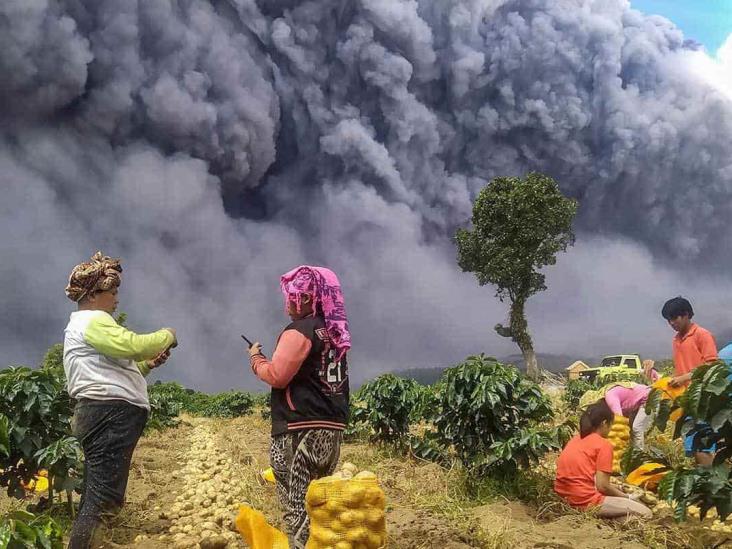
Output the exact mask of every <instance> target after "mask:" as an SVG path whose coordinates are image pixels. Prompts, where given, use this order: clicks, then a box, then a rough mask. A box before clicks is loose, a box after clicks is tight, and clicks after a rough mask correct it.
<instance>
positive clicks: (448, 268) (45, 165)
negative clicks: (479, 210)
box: [0, 0, 732, 389]
mask: <svg viewBox="0 0 732 549" xmlns="http://www.w3.org/2000/svg"><path fill="white" fill-rule="evenodd" d="M699 56H706V54H705V53H704V52H702V51H700V50H699V48H698V47H697V46H693V45H690V44H688V43H686V42H685V41H684V37H683V36H682V34H681V32H680V31H679V30H678V29H676V28H675V27H673V25H671V24H670V23H669V22H668V21H666V20H665V19H662V18H659V17H646V16H643V15H641V14H640V13H639V12H636V11H634V10H631V9H630V8H629V5H628V2H626V1H624V0H602V1H600V0H574V1H572V2H547V1H538V0H449V1H447V0H446V1H443V2H433V1H430V2H427V1H423V2H417V1H409V0H403V1H396V0H359V1H335V0H331V1H327V0H320V1H311V2H292V1H267V2H263V1H260V2H255V1H254V0H230V1H228V2H226V1H223V0H222V1H212V2H209V1H204V0H179V1H170V0H169V1H163V0H161V1H156V2H141V1H132V0H131V1H126V2H120V1H118V0H99V1H93V2H92V1H82V0H55V1H54V0H45V1H44V0H33V1H28V0H5V1H4V2H3V3H2V4H0V73H1V74H3V79H2V81H1V82H0V184H1V185H2V200H1V201H0V212H1V213H2V217H1V218H0V219H1V221H0V235H2V236H0V254H1V256H0V257H2V263H1V266H0V287H1V288H3V289H4V291H3V292H2V293H0V310H2V311H3V312H4V315H3V316H4V318H5V320H4V322H3V324H2V330H0V348H1V349H2V353H0V358H2V361H3V362H10V361H13V362H32V361H36V360H37V359H38V358H39V355H40V353H41V352H42V350H43V349H44V348H45V346H47V345H48V344H50V343H52V342H54V341H58V340H59V339H60V337H61V331H62V329H63V326H64V324H65V319H66V316H67V314H68V312H69V310H70V309H71V307H70V305H71V303H70V302H68V301H66V299H65V297H64V296H63V287H64V284H65V278H66V277H67V275H68V272H69V270H70V268H71V267H72V266H73V265H74V264H75V263H77V262H78V261H80V260H83V259H85V258H87V257H89V256H90V255H91V254H92V253H93V252H94V251H95V250H96V249H102V250H104V251H105V253H108V254H113V255H119V256H121V257H123V258H124V261H125V263H124V265H125V267H126V270H125V278H124V285H123V289H122V308H123V309H124V310H126V311H127V312H128V313H129V314H130V324H131V325H132V326H133V327H135V328H137V329H141V330H142V329H152V328H155V327H158V326H160V325H173V326H176V327H177V328H179V332H180V334H181V342H182V344H181V347H180V349H179V350H178V353H177V355H176V358H175V362H174V363H173V364H171V365H170V367H169V369H168V370H167V371H166V372H165V374H164V375H165V376H166V377H168V378H171V377H175V378H178V379H180V380H182V381H183V382H184V383H187V384H190V385H193V386H196V387H200V388H204V389H221V388H226V387H231V386H244V387H255V386H258V385H257V384H256V383H255V382H253V381H252V380H251V378H250V377H249V374H248V373H247V368H246V367H245V366H244V362H245V361H244V360H243V350H242V347H241V345H240V343H239V341H238V333H239V332H240V331H245V332H246V333H247V334H248V335H250V336H251V337H256V338H260V339H262V340H263V342H264V343H265V345H266V346H267V347H268V348H269V349H270V350H271V348H272V346H273V345H274V337H275V336H276V333H277V330H278V328H279V327H280V326H281V325H282V324H283V323H284V321H285V319H284V315H283V312H282V303H281V300H280V296H279V294H278V290H277V277H278V276H279V274H281V273H282V272H284V271H286V270H288V269H289V268H291V267H292V266H294V265H296V264H298V263H303V262H309V263H324V264H328V265H329V266H331V267H332V268H334V269H335V270H336V271H337V272H338V273H339V275H340V276H341V278H342V281H343V284H344V288H345V291H346V296H347V307H348V309H349V313H350V316H351V324H352V329H353V332H354V340H355V342H356V346H355V348H354V350H353V353H352V364H353V367H354V371H355V375H356V377H357V378H363V377H367V376H369V375H372V374H373V373H375V372H378V371H383V370H386V369H391V368H394V367H413V366H420V365H439V364H445V363H450V362H455V361H457V360H459V359H460V358H462V357H463V356H464V355H466V354H467V353H471V352H479V351H482V350H486V351H489V352H491V353H493V354H497V355H501V354H506V353H509V352H513V348H512V346H511V345H509V344H508V343H507V342H506V341H503V340H499V339H498V338H497V337H496V336H494V335H492V334H491V331H490V326H492V325H493V324H494V323H495V322H496V321H500V320H502V319H503V318H504V317H505V306H504V305H502V304H500V303H498V302H496V301H495V300H493V299H492V298H491V290H490V289H487V288H478V287H477V286H476V284H475V282H474V279H473V278H472V276H470V275H467V274H463V273H460V272H459V269H457V267H456V266H455V251H454V247H453V246H452V244H451V243H450V241H449V237H450V235H451V234H452V232H453V231H454V229H455V228H456V227H457V226H459V225H464V224H465V223H466V221H467V220H468V219H469V216H470V211H471V200H472V198H473V197H474V196H475V194H476V192H477V191H478V190H479V189H480V188H481V187H482V186H483V185H484V184H485V183H486V181H487V180H488V179H490V178H491V177H493V176H496V175H521V174H523V173H525V172H526V171H528V170H540V171H545V172H547V173H549V174H551V175H552V176H554V177H555V178H557V179H558V180H559V181H560V183H561V185H562V187H563V189H564V190H565V191H566V192H567V193H568V194H570V195H572V196H575V197H577V198H578V199H580V201H581V212H580V216H579V219H578V224H577V226H578V231H579V232H580V238H579V243H578V246H577V248H576V249H574V250H572V251H571V252H570V253H569V254H567V255H566V256H565V257H563V258H561V260H560V262H559V264H558V265H557V266H556V267H554V268H553V269H550V271H549V273H548V274H549V282H550V291H549V292H547V293H546V294H544V295H541V296H539V297H537V298H536V299H535V300H534V302H533V303H532V304H531V306H530V309H529V312H530V315H531V319H530V322H531V325H532V327H533V330H534V332H535V335H536V340H537V344H538V346H539V349H540V350H544V351H550V352H562V353H565V352H571V353H575V354H578V355H579V354H584V355H586V354H592V355H595V354H601V353H603V352H617V349H618V348H619V347H620V346H623V348H626V347H629V346H632V347H633V349H634V350H638V351H641V352H644V353H657V354H658V353H661V354H663V353H667V351H668V349H667V347H668V338H669V334H668V330H667V328H666V327H665V326H664V325H663V322H661V321H660V320H659V316H658V308H659V307H660V304H661V303H662V301H663V300H664V299H665V298H666V297H668V296H669V295H676V294H678V293H687V294H689V295H690V297H693V298H694V299H695V300H696V303H698V305H697V308H699V310H700V315H699V318H700V321H705V320H706V321H708V323H711V324H712V325H714V326H719V327H720V328H722V327H725V326H726V324H725V314H724V310H725V309H724V307H723V305H724V303H722V302H721V300H720V299H719V298H718V296H719V294H720V293H721V292H723V290H725V289H727V288H728V287H729V286H730V283H729V278H728V277H727V276H725V274H724V270H725V268H726V267H727V266H729V260H728V259H727V258H728V257H730V252H732V250H730V242H732V239H730V238H729V236H730V234H729V230H728V229H727V219H728V217H729V213H730V209H731V201H730V196H732V194H731V193H730V186H731V185H732V163H730V162H732V161H730V158H732V154H731V153H732V144H731V143H730V141H729V139H728V136H729V135H730V133H731V132H730V130H732V104H731V103H730V99H729V96H727V95H725V94H724V93H722V91H720V90H719V89H718V88H715V87H713V86H712V85H711V84H710V83H709V82H708V81H707V80H705V79H703V78H702V77H701V76H700V75H699V74H698V71H695V70H694V68H693V66H692V65H693V63H694V62H695V60H699V59H700V57H699ZM699 267H703V268H704V269H705V270H706V271H708V273H711V274H706V275H701V274H699V272H698V270H699ZM701 311H705V312H704V313H701Z"/></svg>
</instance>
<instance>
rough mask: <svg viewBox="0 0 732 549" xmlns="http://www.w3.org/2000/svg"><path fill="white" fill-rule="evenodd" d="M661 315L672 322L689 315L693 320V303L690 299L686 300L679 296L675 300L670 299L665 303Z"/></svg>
mask: <svg viewBox="0 0 732 549" xmlns="http://www.w3.org/2000/svg"><path fill="white" fill-rule="evenodd" d="M661 315H662V316H663V318H665V319H666V320H672V319H674V318H676V317H677V316H684V315H688V316H689V318H693V316H694V309H692V308H691V303H689V300H688V299H684V298H683V297H681V296H679V297H674V298H673V299H669V300H668V301H667V302H666V303H664V305H663V309H661Z"/></svg>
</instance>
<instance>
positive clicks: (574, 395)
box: [562, 379, 595, 412]
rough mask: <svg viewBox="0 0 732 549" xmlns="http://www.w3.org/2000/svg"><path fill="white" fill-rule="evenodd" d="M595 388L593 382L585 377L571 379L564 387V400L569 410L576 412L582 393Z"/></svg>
mask: <svg viewBox="0 0 732 549" xmlns="http://www.w3.org/2000/svg"><path fill="white" fill-rule="evenodd" d="M594 388H595V385H594V384H593V383H591V382H589V381H585V380H584V379H570V380H569V381H568V382H567V385H566V386H565V388H564V393H562V402H564V405H565V406H566V407H567V409H568V410H570V411H572V412H576V411H577V409H578V408H579V402H580V398H582V395H584V394H585V393H586V392H587V391H591V390H592V389H594Z"/></svg>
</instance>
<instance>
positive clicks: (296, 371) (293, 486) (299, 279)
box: [249, 265, 351, 548]
mask: <svg viewBox="0 0 732 549" xmlns="http://www.w3.org/2000/svg"><path fill="white" fill-rule="evenodd" d="M280 286H281V289H282V294H283V296H284V299H285V310H286V312H287V314H288V315H289V316H290V319H291V320H292V322H291V323H290V324H289V325H288V326H287V327H286V328H285V329H284V330H283V331H282V333H281V334H280V336H279V338H278V340H277V345H276V347H275V350H274V353H273V354H272V358H271V359H267V357H265V356H264V354H262V346H261V345H260V344H259V343H254V344H253V345H252V346H251V347H250V348H249V362H250V365H251V368H252V371H253V372H254V374H255V375H256V376H257V377H258V378H259V379H261V380H262V381H264V382H265V383H267V384H269V385H270V386H271V387H272V399H271V409H272V444H271V448H270V461H271V465H272V469H273V471H274V475H275V480H276V481H277V495H278V497H279V500H280V504H281V505H282V507H283V509H284V518H285V523H286V525H287V530H288V536H289V542H290V547H293V548H302V547H305V543H306V542H307V539H308V535H309V530H310V524H309V521H308V516H307V513H306V512H305V493H306V492H307V489H308V485H309V484H310V482H311V481H312V480H314V479H317V478H321V477H324V476H328V475H331V474H332V473H333V471H334V470H335V467H336V465H337V463H338V458H339V457H340V447H341V439H342V434H343V430H344V429H345V427H346V422H347V421H348V394H349V387H348V367H347V363H346V354H347V352H348V350H349V349H350V347H351V335H350V332H349V331H348V319H347V318H346V309H345V306H344V303H343V293H342V292H341V285H340V283H339V281H338V277H337V276H336V275H335V273H334V272H333V271H331V270H330V269H326V268H324V267H309V266H305V265H304V266H301V267H298V268H296V269H293V270H292V271H290V272H288V273H285V274H284V275H282V277H281V280H280Z"/></svg>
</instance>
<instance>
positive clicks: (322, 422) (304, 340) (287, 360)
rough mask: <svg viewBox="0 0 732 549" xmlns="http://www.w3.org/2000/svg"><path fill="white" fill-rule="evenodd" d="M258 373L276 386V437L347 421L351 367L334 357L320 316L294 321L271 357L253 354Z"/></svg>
mask: <svg viewBox="0 0 732 549" xmlns="http://www.w3.org/2000/svg"><path fill="white" fill-rule="evenodd" d="M250 364H251V367H252V371H253V372H254V374H255V375H256V376H257V377H258V378H259V379H261V380H262V381H264V382H265V383H267V384H269V385H271V386H272V404H271V407H272V435H280V434H283V433H287V432H289V431H299V430H302V429H335V430H339V431H342V430H343V429H345V427H346V423H347V421H348V395H349V386H348V365H347V361H346V355H344V356H343V357H342V358H341V360H336V352H335V349H334V348H333V347H332V346H331V344H330V340H329V338H328V333H327V332H326V330H325V322H324V321H323V319H322V318H321V317H319V316H315V317H307V318H302V319H299V320H295V321H293V322H292V323H290V324H289V325H288V326H287V327H286V328H285V329H284V330H283V331H282V333H281V334H280V337H279V338H278V340H277V345H276V347H275V351H274V354H273V355H272V360H271V361H270V360H267V358H266V357H265V356H263V355H255V356H253V357H251V358H250Z"/></svg>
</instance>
